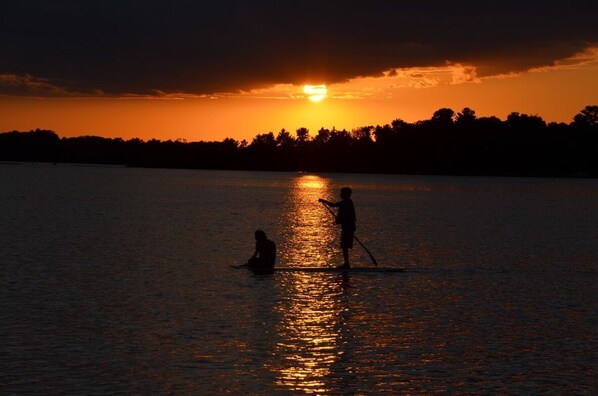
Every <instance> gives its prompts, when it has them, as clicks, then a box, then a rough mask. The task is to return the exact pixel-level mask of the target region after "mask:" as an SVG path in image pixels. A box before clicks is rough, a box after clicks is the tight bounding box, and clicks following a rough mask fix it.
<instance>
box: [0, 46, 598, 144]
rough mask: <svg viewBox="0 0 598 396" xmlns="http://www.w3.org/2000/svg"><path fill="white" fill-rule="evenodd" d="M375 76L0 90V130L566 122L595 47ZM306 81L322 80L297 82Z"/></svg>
mask: <svg viewBox="0 0 598 396" xmlns="http://www.w3.org/2000/svg"><path fill="white" fill-rule="evenodd" d="M385 74H386V76H384V77H379V78H371V77H369V78H357V79H353V80H351V81H348V82H346V83H342V84H334V85H328V96H327V98H326V99H324V100H323V101H322V102H319V103H314V102H311V101H309V100H307V99H306V97H305V94H304V93H303V86H293V85H280V86H274V87H271V88H266V89H261V90H255V91H249V92H244V93H239V94H222V95H214V96H213V97H210V98H208V97H200V96H190V95H181V96H180V97H176V96H174V97H173V96H170V97H167V98H162V99H156V98H139V97H130V98H122V97H121V98H106V97H100V98H94V97H86V98H76V97H69V98H65V97H60V98H31V97H10V96H4V97H0V131H9V130H22V131H24V130H30V129H35V128H42V129H51V130H54V131H56V132H57V133H58V134H59V135H60V136H80V135H98V136H104V137H122V138H125V139H129V138H134V137H139V138H142V139H146V140H147V139H152V138H157V139H161V140H168V139H173V140H174V139H179V138H181V139H186V140H187V141H198V140H222V139H224V138H226V137H232V138H234V139H237V140H242V139H247V140H248V141H251V139H252V138H253V136H255V135H256V134H258V133H265V132H270V131H272V132H274V133H275V134H276V133H277V132H278V131H280V130H281V129H282V128H285V129H287V130H289V131H291V132H294V131H295V130H296V129H297V128H299V127H306V128H308V129H309V130H310V133H311V134H312V136H313V135H315V134H316V132H317V130H318V129H319V128H320V127H326V128H332V127H336V128H337V129H343V128H346V129H349V130H350V129H353V128H356V127H360V126H365V125H377V124H386V123H390V122H391V121H392V120H394V119H397V118H401V119H403V120H405V121H409V122H413V121H417V120H423V119H428V118H430V117H431V115H432V113H433V112H434V111H435V110H437V109H439V108H442V107H450V108H452V109H453V110H455V111H460V110H461V109H462V108H463V107H466V106H467V107H470V108H473V109H474V110H475V111H476V112H477V115H478V116H490V115H495V116H497V117H499V118H501V119H504V118H506V116H507V114H509V113H510V112H513V111H517V112H520V113H527V114H536V115H539V116H541V117H542V118H544V120H546V121H547V122H550V121H557V122H567V123H568V122H570V121H571V119H572V118H573V116H574V115H575V114H577V113H578V112H579V111H580V110H581V109H582V108H583V107H585V106H586V105H596V104H598V49H593V50H590V51H589V52H587V53H585V54H583V56H582V55H579V56H576V57H573V58H571V59H568V60H566V61H563V62H560V63H559V64H557V65H555V66H553V67H549V68H543V69H539V70H531V71H528V72H525V73H520V74H516V75H510V76H500V77H489V78H478V77H477V76H476V73H475V67H473V66H471V67H467V66H461V65H447V66H446V67H442V68H432V67H430V68H416V69H397V70H395V71H392V72H387V73H385ZM306 83H314V84H318V83H325V82H322V81H306Z"/></svg>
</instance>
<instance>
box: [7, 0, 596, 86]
mask: <svg viewBox="0 0 598 396" xmlns="http://www.w3.org/2000/svg"><path fill="white" fill-rule="evenodd" d="M3 3H4V4H3V5H1V6H0V53H1V54H2V56H1V57H0V75H5V76H28V77H27V79H33V80H34V79H41V80H40V81H43V83H44V84H48V85H52V84H53V85H55V86H56V87H60V88H59V90H68V91H70V92H77V93H92V92H97V91H102V92H105V93H107V94H122V93H135V94H145V93H152V92H154V91H157V90H159V91H163V92H188V93H197V94H201V93H214V92H234V91H237V90H245V89H251V88H256V87H263V86H266V85H269V84H273V83H299V84H301V83H304V82H305V81H312V82H316V83H317V82H327V83H333V82H339V81H343V80H346V79H349V78H352V77H357V76H375V75H381V73H382V72H383V71H386V70H389V69H391V68H395V67H411V66H436V65H444V64H445V63H446V61H451V62H459V63H463V64H473V65H476V66H478V71H477V75H478V76H487V75H493V74H497V73H506V72H517V71H523V70H527V69H529V68H532V67H538V66H545V65H550V64H553V63H554V62H555V61H556V60H559V59H564V58H567V57H569V56H571V55H573V54H575V53H578V52H580V51H582V50H583V49H584V48H587V47H588V46H589V45H592V44H595V43H597V42H598V27H597V26H598V24H596V20H598V5H597V3H596V2H594V1H578V0H572V1H569V2H559V4H558V6H557V5H551V4H548V2H537V1H528V2H522V1H517V2H514V1H506V2H505V1H503V2H501V3H500V5H498V3H496V2H491V3H492V4H483V3H481V2H478V1H476V2H473V1H465V2H455V3H451V2H445V1H424V2H417V3H416V2H409V3H406V4H403V3H404V2H399V1H391V0H373V1H367V2H366V1H348V0H345V1H337V0H326V1H323V0H319V1H288V2H285V1H241V0H239V1H231V0H220V1H213V2H206V1H201V2H199V1H190V0H171V1H166V0H165V1H155V0H145V1H138V0H119V1H106V0H104V1H97V0H86V1H80V0H77V1H60V0H56V1H47V0H43V1H28V0H20V1H18V0H14V1H13V2H12V3H8V4H7V2H6V1H3ZM5 79H6V78H5ZM2 81H3V80H2V79H0V93H2V92H4V93H7V92H8V90H7V89H6V86H7V85H6V84H3V83H2ZM29 85H30V84H29ZM29 85H27V84H25V83H23V84H22V86H23V87H28V86H29ZM14 91H15V84H14V83H13V85H12V86H11V87H10V92H13V93H14Z"/></svg>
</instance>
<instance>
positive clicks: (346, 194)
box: [341, 187, 353, 199]
mask: <svg viewBox="0 0 598 396" xmlns="http://www.w3.org/2000/svg"><path fill="white" fill-rule="evenodd" d="M352 192H353V190H351V187H343V188H341V198H342V199H349V198H351V193H352Z"/></svg>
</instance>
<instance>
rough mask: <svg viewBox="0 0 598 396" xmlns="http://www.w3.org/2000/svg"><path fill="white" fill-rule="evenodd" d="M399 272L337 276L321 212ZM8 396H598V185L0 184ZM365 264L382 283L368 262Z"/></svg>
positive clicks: (102, 179)
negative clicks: (263, 250)
mask: <svg viewBox="0 0 598 396" xmlns="http://www.w3.org/2000/svg"><path fill="white" fill-rule="evenodd" d="M345 185H348V186H351V187H352V188H353V201H354V203H355V206H356V212H357V233H356V236H358V238H359V239H360V241H361V242H363V244H364V245H365V246H366V247H367V248H368V249H369V250H370V251H371V253H372V254H373V255H374V256H375V258H376V260H377V261H378V263H379V265H380V266H384V267H397V268H406V269H407V270H408V271H407V272H404V273H387V274H383V273H355V274H345V275H343V274H340V273H300V272H293V273H274V274H269V275H258V274H253V273H251V272H250V271H247V270H244V269H234V268H231V265H232V264H241V263H243V262H245V261H246V260H247V259H248V258H249V257H250V256H251V255H252V253H253V250H254V243H255V241H254V239H253V232H254V230H256V229H263V230H264V231H265V232H266V233H267V234H268V237H269V238H271V239H272V240H274V241H275V242H276V243H277V247H278V259H277V265H279V266H283V265H284V266H336V265H339V264H341V263H342V256H341V253H340V249H339V248H338V244H339V230H338V228H337V227H336V226H335V225H334V222H333V219H332V216H331V215H330V213H328V212H327V211H326V209H325V208H324V207H323V206H322V205H321V204H319V203H318V201H317V199H318V198H320V197H322V198H326V199H329V200H338V194H339V189H340V188H341V187H343V186H345ZM0 186H1V188H0V255H1V256H0V265H1V271H2V275H1V277H0V304H1V309H2V314H1V321H0V339H1V340H2V341H1V342H2V347H1V350H2V353H0V387H1V388H0V389H1V390H0V393H2V394H59V393H70V394H73V393H76V394H111V393H120V394H125V393H126V394H218V393H235V394H239V393H241V394H242V393H245V394H248V393H249V394H252V393H260V394H268V393H279V394H303V393H323V394H366V393H368V394H375V393H384V392H386V393H391V394H427V395H429V394H447V393H456V394H588V395H589V394H596V393H597V392H598V385H597V382H596V379H595V378H596V377H597V376H598V372H597V371H598V370H597V361H596V351H597V350H598V343H597V338H598V337H597V322H596V318H597V317H598V315H597V314H598V301H597V297H596V296H597V295H598V287H597V280H598V277H597V274H598V242H597V241H598V180H592V179H532V178H521V179H517V178H480V177H431V176H393V175H362V174H301V173H268V172H231V171H200V170H167V169H133V168H119V167H96V166H66V165H56V166H52V165H47V164H35V165H33V164H14V165H0ZM351 259H352V264H353V265H354V266H372V262H371V259H370V257H369V256H368V255H367V253H366V252H365V251H364V249H362V248H361V247H360V246H359V245H358V244H355V247H354V249H353V250H352V251H351Z"/></svg>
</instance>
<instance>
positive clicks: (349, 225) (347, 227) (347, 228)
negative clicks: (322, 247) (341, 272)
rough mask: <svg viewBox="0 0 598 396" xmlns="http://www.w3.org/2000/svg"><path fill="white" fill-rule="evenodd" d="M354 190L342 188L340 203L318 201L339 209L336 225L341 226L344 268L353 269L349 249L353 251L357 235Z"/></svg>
mask: <svg viewBox="0 0 598 396" xmlns="http://www.w3.org/2000/svg"><path fill="white" fill-rule="evenodd" d="M351 193H352V190H351V188H350V187H343V188H341V199H342V201H340V202H336V203H334V202H330V201H326V200H325V199H322V198H320V199H318V202H321V203H323V204H324V205H327V206H333V207H337V208H338V213H337V215H336V224H340V225H341V250H342V251H343V259H344V264H343V265H342V266H341V267H342V268H351V266H350V265H349V249H353V237H354V234H355V221H356V220H357V219H356V217H355V206H354V205H353V201H352V200H351Z"/></svg>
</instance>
